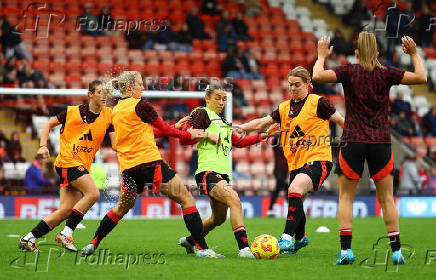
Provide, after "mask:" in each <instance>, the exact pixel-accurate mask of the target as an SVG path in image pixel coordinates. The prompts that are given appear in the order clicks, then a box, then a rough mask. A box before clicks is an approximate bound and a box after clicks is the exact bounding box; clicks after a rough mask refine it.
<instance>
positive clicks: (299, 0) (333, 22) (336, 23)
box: [295, 0, 353, 38]
mask: <svg viewBox="0 0 436 280" xmlns="http://www.w3.org/2000/svg"><path fill="white" fill-rule="evenodd" d="M295 5H296V6H302V7H307V8H308V9H309V10H310V12H311V13H312V18H313V19H323V20H325V22H326V23H327V25H328V26H329V28H330V31H332V32H334V31H335V30H336V29H339V30H341V31H342V33H343V34H344V36H345V37H347V38H349V37H350V36H351V34H352V33H353V29H352V28H348V27H345V26H344V25H343V24H342V22H341V20H340V19H339V18H338V17H337V16H335V15H333V14H331V13H330V12H329V10H327V8H326V7H325V6H323V5H321V4H319V3H314V2H313V1H312V0H296V1H295ZM326 35H327V34H326Z"/></svg>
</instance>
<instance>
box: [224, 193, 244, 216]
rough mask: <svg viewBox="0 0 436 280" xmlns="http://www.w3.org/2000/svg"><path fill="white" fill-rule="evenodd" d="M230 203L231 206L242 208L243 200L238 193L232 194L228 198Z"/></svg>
mask: <svg viewBox="0 0 436 280" xmlns="http://www.w3.org/2000/svg"><path fill="white" fill-rule="evenodd" d="M228 204H229V207H230V208H234V207H237V208H242V205H241V200H240V199H239V197H238V196H237V195H232V196H231V197H230V198H229V200H228ZM224 220H225V218H224Z"/></svg>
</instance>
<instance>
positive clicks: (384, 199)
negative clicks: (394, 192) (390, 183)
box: [377, 196, 394, 207]
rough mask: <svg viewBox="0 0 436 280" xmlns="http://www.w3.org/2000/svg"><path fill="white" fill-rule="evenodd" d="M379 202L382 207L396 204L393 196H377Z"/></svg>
mask: <svg viewBox="0 0 436 280" xmlns="http://www.w3.org/2000/svg"><path fill="white" fill-rule="evenodd" d="M377 200H378V202H379V203H380V206H382V207H384V206H385V205H389V204H394V198H393V197H392V196H377Z"/></svg>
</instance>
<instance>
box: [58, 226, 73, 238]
mask: <svg viewBox="0 0 436 280" xmlns="http://www.w3.org/2000/svg"><path fill="white" fill-rule="evenodd" d="M61 234H62V235H66V236H72V235H73V230H72V229H71V228H70V227H68V226H65V227H64V229H63V230H62V231H61Z"/></svg>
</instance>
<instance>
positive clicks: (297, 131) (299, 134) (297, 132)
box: [289, 125, 306, 138]
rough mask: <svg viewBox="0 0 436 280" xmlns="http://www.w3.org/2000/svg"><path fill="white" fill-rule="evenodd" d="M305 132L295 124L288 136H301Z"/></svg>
mask: <svg viewBox="0 0 436 280" xmlns="http://www.w3.org/2000/svg"><path fill="white" fill-rule="evenodd" d="M305 135H306V134H305V133H304V132H303V131H302V130H301V128H300V127H299V126H298V125H297V126H296V127H295V129H294V132H292V134H291V136H290V137H289V138H298V137H303V136H305Z"/></svg>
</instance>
